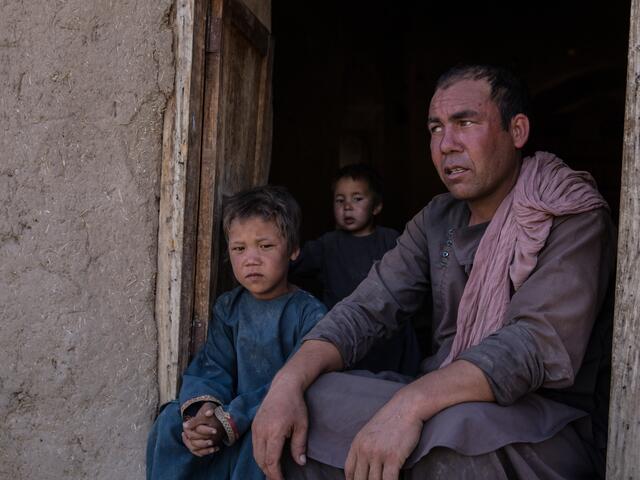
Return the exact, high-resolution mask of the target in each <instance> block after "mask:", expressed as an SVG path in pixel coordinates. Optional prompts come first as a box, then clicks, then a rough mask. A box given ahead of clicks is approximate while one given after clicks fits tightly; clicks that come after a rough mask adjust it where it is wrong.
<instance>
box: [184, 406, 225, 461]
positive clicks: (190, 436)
mask: <svg viewBox="0 0 640 480" xmlns="http://www.w3.org/2000/svg"><path fill="white" fill-rule="evenodd" d="M214 409H215V405H214V404H213V403H211V402H205V403H204V404H203V405H202V406H201V407H200V409H199V410H198V413H197V414H196V416H195V417H193V418H190V419H189V420H187V421H186V422H184V423H183V424H182V429H183V432H182V441H183V442H184V444H185V446H186V447H187V448H188V449H189V451H190V452H191V453H193V454H194V455H196V456H197V457H204V456H205V455H210V454H212V453H215V452H217V451H218V450H220V444H221V443H222V439H223V438H224V437H223V436H224V435H225V431H224V428H223V426H222V424H221V423H220V421H219V420H218V419H217V418H216V417H215V416H214V414H213V410H214Z"/></svg>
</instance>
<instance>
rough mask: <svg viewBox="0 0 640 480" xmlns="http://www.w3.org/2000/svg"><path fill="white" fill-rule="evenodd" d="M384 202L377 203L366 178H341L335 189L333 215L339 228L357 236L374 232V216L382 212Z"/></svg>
mask: <svg viewBox="0 0 640 480" xmlns="http://www.w3.org/2000/svg"><path fill="white" fill-rule="evenodd" d="M380 210H382V204H381V203H379V204H378V205H376V204H375V200H374V196H373V192H371V190H370V189H369V183H368V182H367V181H366V180H354V179H352V178H350V177H345V178H341V179H339V180H338V181H337V182H336V187H335V190H334V191H333V215H334V216H335V218H336V224H337V226H338V228H340V229H342V230H346V231H347V232H349V233H351V234H352V235H355V236H364V235H369V234H370V233H372V232H373V229H374V226H373V217H374V216H375V215H377V214H378V213H380Z"/></svg>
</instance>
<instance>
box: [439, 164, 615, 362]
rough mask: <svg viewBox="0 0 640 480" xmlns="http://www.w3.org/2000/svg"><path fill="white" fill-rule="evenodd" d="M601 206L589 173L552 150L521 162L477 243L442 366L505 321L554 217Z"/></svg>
mask: <svg viewBox="0 0 640 480" xmlns="http://www.w3.org/2000/svg"><path fill="white" fill-rule="evenodd" d="M598 208H606V209H608V208H609V207H608V205H607V202H605V200H604V199H603V198H602V195H600V193H599V192H598V190H597V189H596V186H595V181H594V180H593V178H592V177H591V175H590V174H589V173H588V172H578V171H575V170H572V169H571V168H569V167H568V166H567V165H566V164H565V163H564V162H562V160H560V159H559V158H558V157H556V156H555V155H553V154H551V153H548V152H536V153H535V155H533V156H532V157H528V158H525V159H524V160H523V162H522V168H521V170H520V175H519V177H518V181H517V182H516V184H515V186H514V187H513V189H512V190H511V192H509V194H508V195H507V196H506V198H504V200H503V201H502V203H501V204H500V206H499V207H498V210H497V211H496V212H495V214H494V215H493V218H492V219H491V222H490V223H489V225H488V226H487V229H486V231H485V233H484V235H483V236H482V240H481V241H480V244H479V245H478V248H477V251H476V254H475V257H474V262H473V263H474V268H473V270H471V273H470V275H469V280H468V281H467V284H466V286H465V289H464V293H463V295H462V298H461V300H460V305H459V307H458V320H457V324H456V335H455V338H454V340H453V344H452V346H451V350H450V352H449V355H448V357H447V358H446V359H445V361H444V363H443V364H442V366H445V365H448V364H449V363H451V361H452V360H453V359H454V358H456V357H457V356H458V355H459V354H460V353H462V352H463V351H465V350H467V349H468V348H469V347H470V346H472V345H477V344H478V343H480V342H481V341H482V340H484V339H485V338H486V337H488V336H489V335H491V334H492V333H494V332H495V331H497V330H498V329H499V328H500V327H502V326H503V325H504V323H505V320H507V317H506V316H505V313H506V309H507V306H508V304H509V299H510V297H511V292H513V291H518V289H519V288H520V286H522V284H523V283H524V282H525V281H526V280H527V278H529V275H530V274H531V272H532V271H533V269H534V268H535V267H536V264H537V262H538V254H539V253H540V251H541V250H542V249H543V248H544V246H545V244H546V241H547V237H548V236H549V232H550V231H551V226H552V225H553V220H554V218H557V217H560V216H566V215H575V214H579V213H584V212H589V211H592V210H596V209H598Z"/></svg>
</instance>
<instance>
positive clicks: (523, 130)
mask: <svg viewBox="0 0 640 480" xmlns="http://www.w3.org/2000/svg"><path fill="white" fill-rule="evenodd" d="M509 133H510V134H511V138H512V139H513V145H514V146H515V147H516V148H522V147H524V145H525V144H526V143H527V140H529V117H527V116H526V115H525V114H524V113H518V114H517V115H516V116H514V117H513V118H512V119H511V125H510V128H509Z"/></svg>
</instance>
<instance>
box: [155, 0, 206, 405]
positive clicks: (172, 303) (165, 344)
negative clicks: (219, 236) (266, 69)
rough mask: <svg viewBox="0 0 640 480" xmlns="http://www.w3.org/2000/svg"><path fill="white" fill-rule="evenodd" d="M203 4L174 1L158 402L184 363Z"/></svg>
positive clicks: (167, 396) (168, 394)
mask: <svg viewBox="0 0 640 480" xmlns="http://www.w3.org/2000/svg"><path fill="white" fill-rule="evenodd" d="M207 7H208V2H207V1H206V0H186V1H180V2H176V16H175V39H174V45H175V48H174V51H175V55H176V78H175V91H174V98H173V99H172V100H171V102H170V103H169V108H167V111H166V112H165V129H164V139H163V157H162V175H161V180H160V221H159V225H158V276H157V279H156V324H157V326H158V384H159V400H160V403H164V402H166V401H168V400H171V399H173V398H175V397H176V394H177V391H178V387H179V380H180V375H181V374H182V371H183V369H184V368H185V366H186V364H187V362H188V359H189V340H190V335H189V333H190V329H191V317H192V311H193V294H194V292H193V290H194V277H195V252H196V229H197V220H198V198H199V186H200V148H201V144H202V102H203V84H204V51H205V48H204V43H205V33H206V28H205V23H206V18H207Z"/></svg>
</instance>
